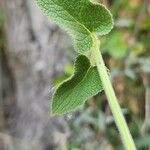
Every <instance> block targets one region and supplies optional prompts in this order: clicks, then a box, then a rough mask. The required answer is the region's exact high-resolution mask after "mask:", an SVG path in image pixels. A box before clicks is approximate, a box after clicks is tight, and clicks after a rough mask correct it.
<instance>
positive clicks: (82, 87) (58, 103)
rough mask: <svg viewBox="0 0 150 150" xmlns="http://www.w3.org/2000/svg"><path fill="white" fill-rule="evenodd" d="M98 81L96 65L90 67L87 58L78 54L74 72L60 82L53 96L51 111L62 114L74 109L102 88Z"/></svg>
mask: <svg viewBox="0 0 150 150" xmlns="http://www.w3.org/2000/svg"><path fill="white" fill-rule="evenodd" d="M83 60H84V66H83ZM85 64H87V65H85ZM85 66H86V68H85ZM77 79H78V80H77ZM100 83H101V81H100V78H99V76H98V72H97V69H96V67H91V66H90V63H89V60H88V58H86V57H85V56H83V55H80V56H79V57H78V58H77V60H76V62H75V74H74V75H73V76H72V77H71V78H70V79H69V80H67V81H65V82H64V83H63V84H61V85H60V86H59V87H58V89H57V90H56V92H55V94H54V96H53V102H52V113H54V114H64V113H67V112H69V111H72V110H74V109H75V108H77V107H78V106H80V105H82V104H83V103H84V102H85V101H86V100H87V99H89V98H90V97H92V96H94V95H96V94H97V93H98V92H100V91H102V90H103V88H102V85H101V84H100Z"/></svg>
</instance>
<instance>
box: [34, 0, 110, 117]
mask: <svg viewBox="0 0 150 150" xmlns="http://www.w3.org/2000/svg"><path fill="white" fill-rule="evenodd" d="M36 1H37V4H38V5H39V6H40V8H41V9H42V10H43V11H44V12H45V14H46V15H48V16H49V17H50V18H51V19H52V20H53V21H54V22H56V23H57V24H58V25H59V26H61V27H62V28H63V29H64V30H65V31H67V32H68V33H69V34H70V35H71V36H72V38H73V41H74V46H75V49H77V50H78V52H79V53H81V54H84V55H87V56H89V57H90V56H91V55H93V54H92V53H93V52H92V50H93V47H95V45H96V43H97V41H96V40H97V39H96V36H95V34H97V35H104V34H107V33H108V32H110V30H111V29H112V28H113V20H112V16H111V13H110V12H109V11H108V10H107V9H106V8H105V6H103V5H100V4H98V3H94V2H93V3H92V2H91V1H89V0H69V1H64V0H36ZM92 59H93V58H92ZM92 65H93V64H92ZM100 83H101V81H100V77H99V76H98V71H97V69H96V67H91V64H90V62H89V60H88V58H86V57H85V56H79V57H78V58H77V60H76V63H75V74H74V75H73V76H72V78H71V79H69V80H67V81H65V82H64V83H62V84H61V85H60V86H59V87H58V89H57V90H56V92H55V94H54V96H53V103H52V111H53V113H55V114H63V113H66V112H69V111H71V110H73V109H75V108H76V107H78V106H80V105H81V104H83V102H85V100H87V99H88V98H89V97H92V96H93V95H96V94H97V93H98V92H99V91H101V90H102V86H101V84H100Z"/></svg>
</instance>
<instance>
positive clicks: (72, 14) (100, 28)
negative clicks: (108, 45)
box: [36, 0, 113, 54]
mask: <svg viewBox="0 0 150 150" xmlns="http://www.w3.org/2000/svg"><path fill="white" fill-rule="evenodd" d="M36 1H37V4H38V5H39V6H40V8H41V9H42V10H43V11H44V12H45V14H46V15H48V16H49V17H50V18H51V19H52V20H53V21H55V22H56V23H57V24H58V25H59V26H61V27H62V28H63V29H64V30H66V31H67V32H68V33H69V34H70V35H71V36H72V37H73V41H74V46H75V49H76V50H78V52H80V53H82V54H87V53H88V52H89V51H90V50H91V48H92V47H93V44H94V41H95V38H94V36H93V33H98V34H99V35H104V34H107V33H108V32H109V31H110V30H111V29H112V27H113V21H112V16H111V13H110V12H109V11H108V10H107V9H106V8H105V6H103V5H100V4H98V3H92V2H90V1H89V0H65V1H64V0H36Z"/></svg>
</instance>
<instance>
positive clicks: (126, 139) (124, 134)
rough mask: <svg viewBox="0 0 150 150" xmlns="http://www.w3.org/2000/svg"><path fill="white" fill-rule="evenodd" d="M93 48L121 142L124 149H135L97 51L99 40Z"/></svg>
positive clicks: (99, 53)
mask: <svg viewBox="0 0 150 150" xmlns="http://www.w3.org/2000/svg"><path fill="white" fill-rule="evenodd" d="M96 41H97V42H96V43H95V48H94V55H95V59H96V60H95V61H96V65H97V69H98V72H99V75H100V78H101V80H102V84H103V87H104V90H105V93H106V96H107V99H108V102H109V106H110V108H111V111H112V113H113V116H114V119H115V122H116V125H117V127H118V129H119V132H120V135H121V138H122V141H123V144H124V146H125V149H126V150H136V147H135V144H134V141H133V139H132V136H131V134H130V131H129V129H128V126H127V123H126V121H125V119H124V116H123V114H122V111H121V108H120V105H119V103H118V100H117V98H116V95H115V92H114V90H113V87H112V85H111V82H110V79H109V76H108V72H107V69H106V66H105V63H104V60H103V58H102V55H101V52H100V51H99V43H98V42H99V41H98V40H96Z"/></svg>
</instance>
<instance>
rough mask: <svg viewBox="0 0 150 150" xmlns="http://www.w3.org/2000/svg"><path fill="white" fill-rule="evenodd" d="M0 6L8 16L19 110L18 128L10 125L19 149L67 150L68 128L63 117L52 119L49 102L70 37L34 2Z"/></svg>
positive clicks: (8, 0) (4, 0)
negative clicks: (53, 79)
mask: <svg viewBox="0 0 150 150" xmlns="http://www.w3.org/2000/svg"><path fill="white" fill-rule="evenodd" d="M0 3H1V4H2V6H3V8H4V9H3V10H4V13H5V15H6V40H7V52H6V55H7V58H8V63H9V66H10V69H11V72H12V75H13V78H14V83H15V86H14V87H15V93H14V95H15V101H16V105H17V108H18V109H17V113H16V117H15V118H14V121H13V123H14V126H13V125H12V124H10V126H11V127H12V130H11V131H12V135H13V136H15V141H17V144H18V143H19V144H18V149H20V150H26V149H27V150H30V149H36V150H45V149H48V148H49V149H51V150H52V149H53V147H54V149H55V148H57V149H62V150H65V149H66V139H67V134H68V129H67V125H66V123H65V121H64V120H63V118H60V117H57V118H56V117H55V118H52V117H51V118H50V115H49V112H50V101H49V99H50V91H51V89H52V83H51V82H52V77H53V74H56V72H57V71H61V70H62V64H64V62H65V61H66V59H65V57H64V54H63V49H66V47H65V46H64V45H66V44H64V43H66V40H67V38H66V36H65V34H64V33H62V31H60V29H59V28H58V27H57V26H55V25H54V24H53V23H51V22H50V21H48V19H47V18H46V17H44V16H43V15H42V13H41V12H40V10H39V9H38V8H37V7H36V5H35V3H34V1H33V0H0ZM1 4H0V5H1ZM13 90H14V89H13ZM56 145H57V146H56ZM30 147H32V148H30ZM60 147H61V148H60Z"/></svg>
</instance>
